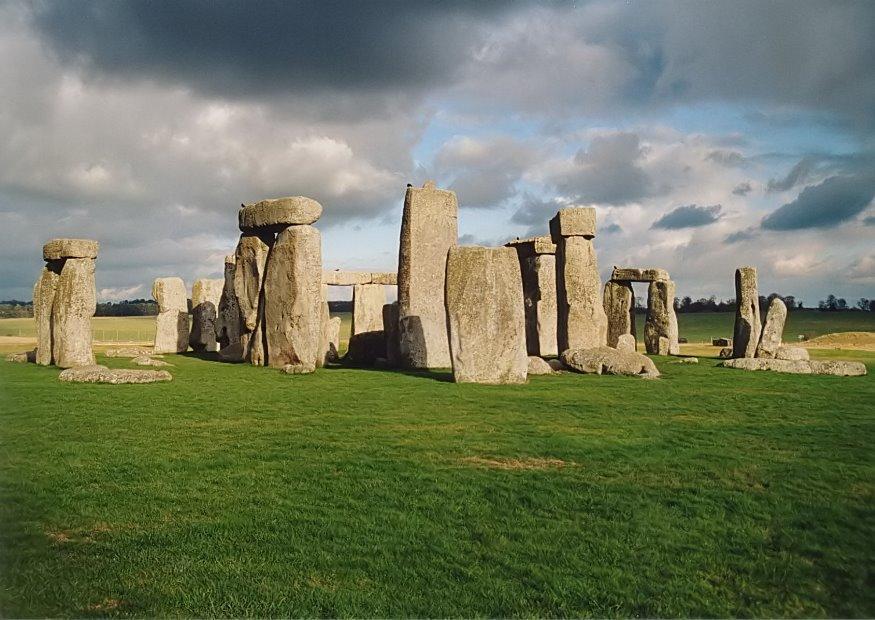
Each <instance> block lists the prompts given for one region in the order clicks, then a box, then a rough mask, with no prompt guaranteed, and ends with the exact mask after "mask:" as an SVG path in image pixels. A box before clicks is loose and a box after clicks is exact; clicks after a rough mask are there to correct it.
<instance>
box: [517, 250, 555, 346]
mask: <svg viewBox="0 0 875 620" xmlns="http://www.w3.org/2000/svg"><path fill="white" fill-rule="evenodd" d="M505 245H506V246H507V247H512V248H514V249H515V250H516V252H517V258H518V259H519V262H520V272H521V273H522V279H523V303H524V306H525V314H526V349H527V350H528V353H529V355H530V356H536V357H537V356H543V355H557V353H558V344H557V337H556V323H557V310H556V244H554V243H553V242H552V240H551V239H550V237H534V238H532V239H517V240H515V241H511V242H509V243H506V244H505Z"/></svg>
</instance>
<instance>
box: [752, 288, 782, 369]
mask: <svg viewBox="0 0 875 620" xmlns="http://www.w3.org/2000/svg"><path fill="white" fill-rule="evenodd" d="M786 320H787V306H786V305H785V304H784V302H783V300H781V299H778V298H777V297H775V298H774V299H773V300H772V302H771V303H770V304H769V309H768V311H767V312H766V322H765V324H764V325H763V332H762V336H760V343H759V345H758V346H757V350H756V357H767V358H773V357H775V356H776V354H777V352H778V349H779V348H780V347H781V342H782V339H783V337H784V323H785V322H786Z"/></svg>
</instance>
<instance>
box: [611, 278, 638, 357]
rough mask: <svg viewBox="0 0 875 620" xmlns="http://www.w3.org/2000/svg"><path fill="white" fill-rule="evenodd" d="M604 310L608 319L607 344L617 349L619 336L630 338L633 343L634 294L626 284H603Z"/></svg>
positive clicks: (630, 286)
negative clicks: (629, 336)
mask: <svg viewBox="0 0 875 620" xmlns="http://www.w3.org/2000/svg"><path fill="white" fill-rule="evenodd" d="M603 305H604V308H605V314H606V315H607V317H608V332H607V344H608V346H609V347H613V348H615V349H618V348H619V347H618V346H617V342H618V341H619V339H620V337H621V336H628V335H631V336H632V342H633V343H634V342H635V293H634V291H633V290H632V285H631V284H629V283H628V282H615V281H613V280H609V281H607V282H605V292H604V304H603Z"/></svg>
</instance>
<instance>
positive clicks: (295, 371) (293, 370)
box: [282, 364, 316, 375]
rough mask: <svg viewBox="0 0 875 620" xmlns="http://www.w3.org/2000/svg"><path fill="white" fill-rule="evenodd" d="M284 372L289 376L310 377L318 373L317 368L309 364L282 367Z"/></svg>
mask: <svg viewBox="0 0 875 620" xmlns="http://www.w3.org/2000/svg"><path fill="white" fill-rule="evenodd" d="M282 372H284V373H285V374H287V375H309V374H311V373H314V372H316V366H311V365H309V364H286V365H285V366H283V367H282Z"/></svg>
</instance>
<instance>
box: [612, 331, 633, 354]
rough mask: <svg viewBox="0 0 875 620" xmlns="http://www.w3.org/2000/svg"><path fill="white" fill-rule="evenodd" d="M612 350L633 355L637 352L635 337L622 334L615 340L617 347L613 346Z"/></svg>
mask: <svg viewBox="0 0 875 620" xmlns="http://www.w3.org/2000/svg"><path fill="white" fill-rule="evenodd" d="M614 348H615V349H617V351H626V352H629V353H634V352H635V351H636V350H637V343H636V342H635V336H633V335H632V334H623V335H622V336H620V337H619V338H617V346H615V347H614Z"/></svg>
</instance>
